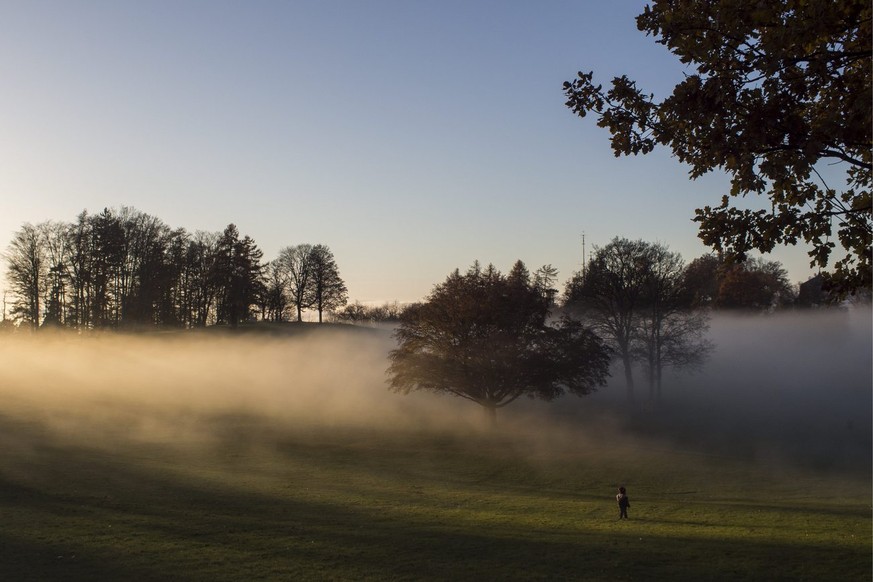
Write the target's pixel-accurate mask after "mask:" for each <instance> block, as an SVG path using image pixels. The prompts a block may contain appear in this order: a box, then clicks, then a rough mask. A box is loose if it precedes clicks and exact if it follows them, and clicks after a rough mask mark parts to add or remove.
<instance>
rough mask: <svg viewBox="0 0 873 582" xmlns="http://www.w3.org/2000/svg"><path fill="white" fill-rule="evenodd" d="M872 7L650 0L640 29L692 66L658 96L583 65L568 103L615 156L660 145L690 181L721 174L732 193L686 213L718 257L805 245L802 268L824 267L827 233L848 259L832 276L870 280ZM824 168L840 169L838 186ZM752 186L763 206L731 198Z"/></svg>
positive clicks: (848, 1)
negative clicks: (607, 138)
mask: <svg viewBox="0 0 873 582" xmlns="http://www.w3.org/2000/svg"><path fill="white" fill-rule="evenodd" d="M871 13H873V8H871V5H870V2H868V1H867V0H845V1H841V2H834V1H833V0H805V1H802V2H801V1H797V0H780V1H776V2H752V1H746V0H732V1H722V2H711V1H709V0H682V1H679V2H676V1H673V0H655V1H654V2H652V3H651V5H649V6H646V8H645V10H644V12H643V13H642V14H641V15H639V16H638V17H637V27H638V28H639V29H640V30H641V31H643V32H645V33H646V34H649V35H652V36H653V37H654V38H655V39H656V41H657V42H658V43H659V44H663V45H664V46H666V47H667V48H668V49H669V50H670V51H671V52H672V53H674V54H675V55H676V56H677V57H678V58H679V60H680V61H681V62H682V63H683V64H685V65H686V66H687V67H689V68H691V69H693V71H692V72H690V73H687V74H686V75H685V77H684V80H683V81H682V82H680V83H679V84H677V85H676V86H675V88H674V89H673V93H672V94H671V95H670V96H669V97H667V98H666V99H664V100H662V101H656V100H655V98H654V96H653V95H646V94H645V93H644V92H643V91H642V90H641V89H639V88H638V87H637V86H636V84H635V83H634V82H633V81H632V80H630V79H628V78H627V77H626V76H622V77H617V78H615V79H613V81H612V87H611V88H610V89H609V90H605V89H604V88H603V87H602V86H601V85H598V84H595V82H594V81H593V73H591V72H589V73H582V72H580V73H579V75H578V78H577V79H575V80H574V81H572V82H567V83H564V91H565V94H566V96H567V98H568V101H567V106H568V107H569V108H570V109H572V110H573V112H574V113H576V114H577V115H579V116H580V117H585V116H586V115H587V114H588V113H594V114H595V115H596V116H597V117H598V121H597V124H598V125H599V126H600V127H604V128H607V129H608V130H609V132H610V133H611V136H612V137H611V143H612V148H613V151H614V152H615V154H616V155H629V154H639V153H642V154H646V153H649V152H651V151H652V150H653V149H654V148H655V147H656V146H658V145H662V146H666V147H668V148H670V150H671V152H672V153H673V155H674V156H675V157H676V158H678V159H679V160H680V161H681V162H684V163H687V164H688V165H690V167H691V170H690V176H691V178H697V177H699V176H701V175H703V174H705V173H707V172H710V171H713V170H716V169H719V170H722V171H724V172H726V173H727V174H729V175H730V177H731V190H730V196H724V197H723V198H722V202H721V204H720V205H718V206H716V207H711V206H705V207H704V208H702V209H698V210H697V211H696V218H695V220H696V221H697V222H698V223H699V225H700V238H701V239H702V240H703V241H704V242H705V243H706V244H708V245H710V246H711V247H713V248H714V249H715V250H717V251H719V252H720V253H724V254H725V256H726V258H728V259H730V260H734V259H737V260H743V259H744V258H745V257H746V256H747V254H748V253H749V251H751V250H758V251H761V252H769V251H771V250H772V249H773V248H774V246H775V245H778V244H790V245H793V244H797V243H798V242H800V241H803V242H804V243H806V244H808V245H809V246H810V250H809V256H810V258H811V265H814V266H816V265H817V266H819V267H826V266H827V265H828V264H829V263H830V262H831V254H832V252H833V251H835V250H837V249H836V244H835V242H834V238H836V240H837V241H838V242H839V243H840V245H841V246H842V247H843V249H844V250H845V255H843V256H842V257H841V258H838V260H836V261H835V262H834V263H833V272H832V273H829V274H828V278H829V282H830V285H831V286H832V287H834V288H835V289H840V290H843V291H851V290H854V289H858V288H863V287H868V288H869V287H870V285H871V226H873V220H871V176H873V174H871V168H873V154H871V145H873V139H871V131H873V117H871V103H873V97H871V39H873V34H871ZM824 164H829V165H834V164H840V165H841V167H842V169H843V174H842V176H841V177H840V178H839V179H837V180H836V181H835V184H834V185H833V187H832V185H831V184H828V183H827V182H826V181H825V178H826V177H827V179H828V181H831V180H832V179H831V178H830V177H829V176H828V175H824V176H823V172H822V166H823V165H824ZM833 171H834V169H833V168H830V169H829V170H828V172H833ZM841 181H844V182H845V187H844V188H841V187H839V186H838V185H837V184H836V182H841ZM747 194H757V195H761V194H765V195H766V198H767V200H766V203H764V204H762V205H761V206H762V207H763V208H761V209H759V210H753V209H740V208H736V207H733V206H732V205H731V204H732V203H731V197H742V196H745V195H747ZM834 222H836V227H834V224H833V223H834Z"/></svg>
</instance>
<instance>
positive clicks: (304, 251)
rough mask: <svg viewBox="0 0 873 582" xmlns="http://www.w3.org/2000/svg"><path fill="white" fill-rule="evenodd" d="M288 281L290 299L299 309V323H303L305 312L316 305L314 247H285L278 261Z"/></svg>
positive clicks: (305, 245)
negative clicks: (313, 289)
mask: <svg viewBox="0 0 873 582" xmlns="http://www.w3.org/2000/svg"><path fill="white" fill-rule="evenodd" d="M277 260H278V261H279V264H280V265H282V269H283V271H284V273H285V277H286V279H287V281H288V299H289V301H290V302H291V305H293V306H294V307H295V308H296V309H297V321H303V310H304V309H309V308H310V307H312V306H313V304H314V299H315V298H314V294H313V293H312V278H313V274H312V269H313V264H312V245H310V244H301V245H296V246H293V247H285V248H284V249H282V250H281V251H279V258H278V259H277Z"/></svg>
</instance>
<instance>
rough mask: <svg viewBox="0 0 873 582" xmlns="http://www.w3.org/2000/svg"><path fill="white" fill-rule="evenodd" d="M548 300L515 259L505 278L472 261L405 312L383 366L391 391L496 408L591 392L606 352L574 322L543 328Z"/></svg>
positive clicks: (602, 374)
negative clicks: (452, 397)
mask: <svg viewBox="0 0 873 582" xmlns="http://www.w3.org/2000/svg"><path fill="white" fill-rule="evenodd" d="M548 315H549V303H548V300H547V298H546V297H544V296H543V293H542V292H541V289H538V288H537V286H536V285H534V284H533V283H532V282H531V279H530V275H529V273H528V271H527V269H525V267H524V264H523V263H521V262H520V261H519V262H518V263H516V265H515V266H514V267H513V269H512V271H511V272H510V273H509V274H508V275H503V274H501V273H500V272H499V271H498V270H497V269H495V268H494V267H493V266H488V267H486V268H482V267H481V266H480V265H479V264H478V263H477V264H474V265H473V267H471V268H470V269H469V270H468V271H467V272H466V273H464V274H461V273H460V272H459V271H457V270H456V271H455V272H454V273H452V274H451V275H449V276H448V278H447V279H446V280H445V282H443V283H442V284H440V285H437V286H436V287H435V288H434V290H433V291H432V292H431V294H430V296H429V297H428V298H427V300H426V301H424V302H423V303H420V304H416V305H412V306H410V307H408V308H407V309H406V310H404V312H403V315H402V316H401V322H400V325H399V327H398V329H397V331H396V332H395V337H396V339H397V342H398V347H397V349H395V350H393V351H392V352H391V355H390V358H391V364H390V367H389V368H388V373H389V383H390V386H391V388H392V389H394V390H395V391H398V392H402V393H408V392H409V391H411V390H429V391H433V392H438V393H448V394H453V395H455V396H459V397H461V398H464V399H466V400H470V401H472V402H475V403H476V404H478V405H480V406H482V407H483V409H484V410H485V411H486V413H487V414H488V416H489V417H490V418H491V419H492V421H493V420H494V419H495V418H496V412H497V409H498V408H502V407H504V406H507V405H508V404H510V403H512V402H514V401H515V400H517V399H518V398H520V397H522V396H529V397H531V398H533V397H537V398H542V399H545V400H551V399H553V398H556V397H558V396H560V395H562V394H564V393H565V392H566V391H569V392H572V393H574V394H577V395H584V394H588V393H590V392H591V391H592V390H594V389H596V388H597V387H598V386H601V385H603V384H604V383H605V381H606V377H607V375H608V370H609V360H610V355H609V350H608V348H606V347H605V346H604V344H603V342H601V340H600V338H598V337H597V336H596V335H595V334H594V333H593V332H591V331H590V330H588V329H586V328H584V327H583V326H582V325H581V324H580V323H578V322H575V321H570V320H562V321H560V322H559V323H558V324H556V325H550V324H548V323H547V318H548Z"/></svg>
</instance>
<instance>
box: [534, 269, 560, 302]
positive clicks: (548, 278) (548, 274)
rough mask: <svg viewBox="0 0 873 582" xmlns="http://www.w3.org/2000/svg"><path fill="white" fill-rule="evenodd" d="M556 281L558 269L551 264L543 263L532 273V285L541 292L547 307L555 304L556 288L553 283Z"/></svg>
mask: <svg viewBox="0 0 873 582" xmlns="http://www.w3.org/2000/svg"><path fill="white" fill-rule="evenodd" d="M557 282H558V269H556V268H554V267H553V266H552V265H543V266H542V267H540V268H539V269H537V270H536V272H535V273H534V287H536V288H537V290H538V291H539V292H540V294H542V296H543V297H544V298H545V300H546V302H547V303H548V304H549V307H552V306H554V305H555V298H556V297H557V296H558V290H557V289H556V288H555V285H556V284H557Z"/></svg>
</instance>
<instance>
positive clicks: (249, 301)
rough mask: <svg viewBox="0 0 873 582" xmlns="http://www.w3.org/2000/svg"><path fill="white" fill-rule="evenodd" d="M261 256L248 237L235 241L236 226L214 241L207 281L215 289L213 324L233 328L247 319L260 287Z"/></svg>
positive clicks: (231, 226) (236, 234)
mask: <svg viewBox="0 0 873 582" xmlns="http://www.w3.org/2000/svg"><path fill="white" fill-rule="evenodd" d="M262 257H263V253H262V252H261V250H260V249H259V248H258V247H257V245H256V244H255V242H254V241H253V240H252V239H251V238H250V237H248V236H245V237H243V238H240V237H239V230H238V229H237V227H236V225H234V224H230V225H228V226H227V228H225V229H224V232H223V233H222V234H221V237H220V238H219V239H218V242H217V244H216V249H215V262H214V263H213V265H212V273H211V279H212V281H213V284H214V285H215V288H216V289H217V315H216V316H217V321H218V323H226V324H229V325H230V326H231V327H236V325H237V324H239V322H240V321H245V320H247V319H248V318H249V315H250V312H251V311H250V310H251V306H252V305H256V304H257V301H258V297H259V294H260V293H261V292H262V287H261V263H260V261H261V258H262Z"/></svg>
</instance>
